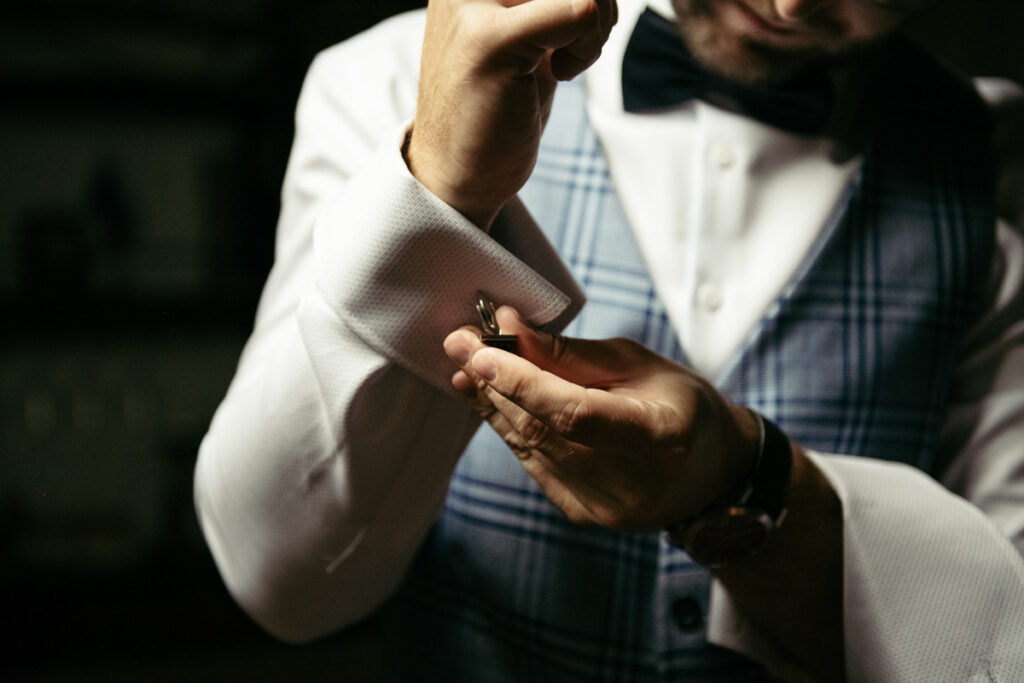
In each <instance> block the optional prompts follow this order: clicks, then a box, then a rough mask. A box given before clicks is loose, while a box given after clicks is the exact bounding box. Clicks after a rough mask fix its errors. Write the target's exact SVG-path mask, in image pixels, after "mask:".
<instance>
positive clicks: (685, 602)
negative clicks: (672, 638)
mask: <svg viewBox="0 0 1024 683" xmlns="http://www.w3.org/2000/svg"><path fill="white" fill-rule="evenodd" d="M672 619H673V621H675V622H676V626H677V627H678V628H679V630H680V631H696V630H697V629H699V628H700V627H701V625H702V624H703V623H704V614H703V610H701V608H700V603H699V602H697V600H696V599H695V598H693V597H692V596H689V595H687V596H686V597H683V598H676V600H675V601H674V602H673V603H672Z"/></svg>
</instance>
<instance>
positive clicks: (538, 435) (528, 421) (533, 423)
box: [516, 414, 551, 450]
mask: <svg viewBox="0 0 1024 683" xmlns="http://www.w3.org/2000/svg"><path fill="white" fill-rule="evenodd" d="M516 431H517V432H518V433H519V439H520V441H521V444H522V447H523V448H525V449H538V450H540V449H542V447H543V446H544V445H545V444H546V443H547V442H548V441H549V440H550V438H551V437H550V434H551V430H550V429H548V426H547V425H546V424H544V423H543V422H541V421H540V420H538V419H537V418H535V417H533V416H532V415H529V414H525V415H524V416H523V417H522V418H521V419H520V421H519V424H518V425H516Z"/></svg>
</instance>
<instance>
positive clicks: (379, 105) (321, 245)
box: [195, 12, 582, 641]
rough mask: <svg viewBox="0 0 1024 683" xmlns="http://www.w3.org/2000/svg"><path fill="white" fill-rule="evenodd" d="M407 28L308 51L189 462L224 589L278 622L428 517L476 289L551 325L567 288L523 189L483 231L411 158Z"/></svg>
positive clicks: (392, 562) (344, 583)
mask: <svg viewBox="0 0 1024 683" xmlns="http://www.w3.org/2000/svg"><path fill="white" fill-rule="evenodd" d="M421 32H422V14H421V13H418V12H417V13H412V14H408V15H403V16H400V17H398V18H396V19H393V20H390V21H389V22H386V23H385V24H384V25H382V26H381V27H378V29H376V30H373V31H370V32H369V33H367V34H363V35H361V36H359V37H357V38H355V39H353V40H351V41H349V42H347V43H345V44H342V45H341V46H340V47H337V48H332V49H331V50H329V51H328V52H326V53H324V54H322V55H320V56H319V57H318V58H317V60H316V61H315V62H314V64H313V66H312V67H311V69H310V72H309V74H308V76H307V79H306V83H305V85H304V87H303V91H302V94H301V96H300V100H299V104H298V107H297V115H296V137H295V142H294V145H293V149H292V155H291V159H290V161H289V167H288V171H287V173H286V178H285V183H284V189H283V195H282V197H283V200H282V212H281V217H280V222H279V226H278V237H277V244H276V254H275V264H274V267H273V270H272V272H271V274H270V276H269V278H268V280H267V284H266V287H265V289H264V292H263V295H262V298H261V301H260V306H259V310H258V312H257V318H256V322H255V325H254V330H253V333H252V335H251V337H250V339H249V341H248V342H247V344H246V347H245V349H244V351H243V353H242V356H241V359H240V361H239V365H238V368H237V371H236V374H235V377H234V379H233V381H232V384H231V386H230V388H229V390H228V393H227V395H226V397H225V398H224V400H223V401H222V403H221V405H220V407H219V408H218V411H217V413H216V415H215V416H214V419H213V421H212V423H211V426H210V428H209V431H208V433H207V435H206V437H205V438H204V440H203V443H202V445H201V447H200V453H199V458H198V461H197V465H196V471H195V503H196V508H197V514H198V517H199V520H200V524H201V527H202V529H203V532H204V535H205V537H206V539H207V542H208V545H209V547H210V549H211V552H212V554H213V557H214V560H215V561H216V563H217V566H218V568H219V570H220V572H221V574H222V576H223V578H224V581H225V583H226V585H227V587H228V589H229V590H230V591H231V593H232V594H233V595H234V596H235V598H236V600H237V601H238V603H239V604H240V605H241V606H242V607H243V608H244V609H245V610H246V611H247V612H248V613H249V614H250V615H251V616H252V617H253V618H254V619H255V620H256V621H257V622H258V623H260V624H261V625H262V626H263V627H264V628H266V629H267V630H268V631H270V632H271V633H273V634H275V635H276V636H278V637H281V638H283V639H286V640H291V641H300V640H307V639H310V638H313V637H316V636H319V635H322V634H325V633H327V632H329V631H331V630H334V629H336V628H338V627H340V626H343V625H346V624H349V623H352V622H354V621H356V620H358V619H360V618H362V617H364V616H366V615H367V614H369V613H370V612H372V611H373V610H374V609H375V608H376V607H377V606H378V605H379V604H380V603H381V602H382V601H383V600H385V599H386V598H387V597H388V596H389V595H390V593H391V592H392V591H393V590H394V589H395V588H396V587H397V585H398V584H399V582H400V581H401V578H402V576H403V573H404V571H405V569H406V567H407V565H408V564H409V562H410V561H411V558H412V557H413V555H414V553H415V551H416V549H417V547H418V546H419V544H420V542H421V541H422V539H423V537H424V536H425V534H426V532H427V530H428V529H429V527H430V525H431V524H432V523H433V521H434V520H435V518H436V516H437V514H438V512H439V510H440V508H441V506H442V504H443V501H444V497H445V494H446V491H447V486H448V480H449V478H450V476H451V472H452V468H453V467H454V464H455V462H456V460H457V458H458V456H459V454H460V453H461V452H462V450H463V448H464V447H465V444H466V443H467V441H468V440H469V438H470V437H471V435H472V434H473V432H474V431H475V430H476V428H477V427H478V425H479V421H478V419H477V418H476V417H475V415H474V414H473V413H472V412H471V411H470V410H468V409H467V408H466V407H465V405H464V402H463V401H461V400H460V399H458V398H457V397H456V396H455V395H454V392H453V391H452V390H451V388H450V384H449V380H450V377H451V374H452V372H453V371H454V370H455V368H454V366H452V365H450V362H449V361H448V360H447V358H446V356H445V354H444V351H443V348H442V340H443V339H444V336H445V335H447V334H448V333H449V332H450V331H451V330H453V329H455V328H457V327H458V326H460V325H463V324H468V323H473V322H474V318H475V310H474V304H475V298H474V295H475V292H476V291H477V290H478V289H483V290H486V291H487V292H488V293H490V294H491V295H492V296H493V297H495V299H496V300H498V301H499V302H501V303H511V304H513V305H515V306H517V307H518V308H519V310H521V311H522V312H523V313H524V315H525V316H526V317H527V318H528V319H530V320H532V321H533V322H535V323H536V324H539V325H544V324H546V325H548V326H550V327H553V328H555V329H558V328H559V327H560V326H561V325H563V324H564V323H565V322H567V320H568V319H570V318H571V317H572V316H573V315H574V313H575V311H577V310H578V309H579V306H580V305H581V304H582V295H581V293H580V292H579V289H578V287H577V286H576V285H575V283H574V282H573V281H572V278H571V277H570V276H569V274H568V272H567V271H566V270H565V268H564V266H562V264H561V262H560V260H559V259H558V258H557V256H556V255H555V253H554V250H553V249H552V248H551V246H550V245H549V244H548V242H547V241H546V239H545V238H544V236H543V234H542V233H541V232H540V231H539V229H538V228H537V226H536V224H535V223H534V222H533V221H532V219H531V218H530V216H529V214H528V213H527V212H526V211H525V209H524V208H523V207H522V205H521V204H519V203H518V202H517V201H513V202H511V203H510V204H509V205H508V206H507V207H506V209H505V210H504V211H503V212H502V214H501V215H500V216H499V218H498V220H497V221H496V223H495V225H494V226H493V227H492V229H491V232H490V234H487V233H484V232H483V231H481V230H480V229H478V228H477V227H476V226H474V225H473V224H472V223H470V222H469V221H467V220H466V219H465V218H463V217H462V216H461V215H460V214H459V213H458V212H456V211H454V210H453V209H451V208H450V207H448V206H447V205H445V204H444V203H442V202H441V201H440V200H438V199H437V198H435V197H434V196H433V195H431V194H430V193H429V192H428V191H427V190H426V189H425V188H423V187H422V185H420V184H419V183H418V182H417V181H416V180H415V179H414V178H413V177H412V176H411V175H410V174H409V172H408V169H407V167H406V165H405V163H404V161H403V159H402V156H401V142H402V140H403V138H404V134H405V130H406V128H407V124H406V123H405V122H404V119H405V118H406V117H408V116H409V115H410V113H411V112H412V107H413V104H414V101H415V74H416V59H417V55H416V54H415V52H416V51H417V46H418V44H419V36H420V34H421ZM382 56H383V57H382ZM356 68H358V72H355V71H354V70H353V69H356ZM365 82H372V83H374V88H372V89H366V88H363V87H361V84H362V83H365ZM381 86H383V87H381Z"/></svg>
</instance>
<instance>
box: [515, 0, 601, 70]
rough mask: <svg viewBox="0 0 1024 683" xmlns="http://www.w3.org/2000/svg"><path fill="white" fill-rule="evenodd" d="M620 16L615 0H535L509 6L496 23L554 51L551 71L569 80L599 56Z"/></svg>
mask: <svg viewBox="0 0 1024 683" xmlns="http://www.w3.org/2000/svg"><path fill="white" fill-rule="evenodd" d="M617 16H618V8H617V6H616V4H615V2H614V0H532V1H530V2H522V3H518V4H515V5H514V6H511V7H508V8H507V11H505V12H501V13H499V14H498V15H497V18H496V24H497V27H498V29H499V32H502V33H503V34H504V35H507V36H512V37H515V39H516V40H521V41H523V42H524V43H527V44H530V45H533V46H535V47H536V48H539V49H540V50H542V51H547V50H553V53H552V55H551V72H552V74H553V75H554V76H555V77H556V78H558V79H559V80H569V79H571V78H574V77H575V76H577V75H578V74H580V73H581V72H582V71H583V70H584V69H586V68H587V67H588V66H590V65H591V64H593V63H594V61H595V60H596V59H597V58H598V57H599V56H600V54H601V48H602V47H603V46H604V43H605V41H606V40H607V39H608V34H609V32H610V31H611V28H612V26H613V25H614V24H615V21H616V20H617Z"/></svg>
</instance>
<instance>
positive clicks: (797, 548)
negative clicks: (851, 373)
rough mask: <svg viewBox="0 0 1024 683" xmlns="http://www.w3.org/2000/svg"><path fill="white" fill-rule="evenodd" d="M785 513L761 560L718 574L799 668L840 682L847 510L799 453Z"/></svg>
mask: <svg viewBox="0 0 1024 683" xmlns="http://www.w3.org/2000/svg"><path fill="white" fill-rule="evenodd" d="M786 508H787V513H786V518H785V520H784V522H783V524H782V525H781V526H780V527H778V529H776V530H775V532H774V533H773V535H772V538H771V542H770V543H769V544H768V546H767V547H766V548H765V550H764V551H763V552H762V553H760V554H759V555H757V556H755V557H752V558H748V559H746V560H743V561H741V562H738V563H736V564H734V565H731V566H728V567H724V568H720V569H716V570H714V572H713V573H714V575H715V577H716V578H717V579H718V580H719V581H720V582H721V585H722V586H723V587H724V588H725V589H726V590H727V591H728V593H729V597H730V598H731V600H732V602H733V603H734V605H735V607H736V608H738V609H739V610H740V611H741V612H742V613H743V615H744V617H746V618H748V619H749V620H750V621H751V622H753V623H754V624H755V625H756V626H757V627H758V628H759V630H760V631H761V632H762V633H764V634H765V635H766V636H767V637H768V638H769V639H770V640H772V641H774V643H773V644H774V645H776V646H777V647H778V648H779V649H780V650H781V651H782V653H783V654H784V656H785V658H786V659H787V660H789V661H790V662H791V663H792V664H793V665H795V666H796V668H798V669H800V670H803V671H806V672H808V673H810V674H811V675H813V676H814V677H815V679H817V680H822V681H837V680H842V679H843V676H844V633H843V540H842V539H843V513H842V505H841V503H840V501H839V498H838V497H837V496H836V493H835V491H834V490H833V489H832V487H831V485H830V484H829V482H828V480H827V479H826V478H825V477H824V475H823V474H822V473H821V471H820V470H819V469H818V468H817V467H816V466H815V465H814V463H813V462H811V461H810V460H809V459H808V458H807V456H806V455H805V454H804V453H803V451H802V449H800V448H799V447H798V446H793V459H792V474H791V477H790V483H789V486H788V488H787V491H786Z"/></svg>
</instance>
